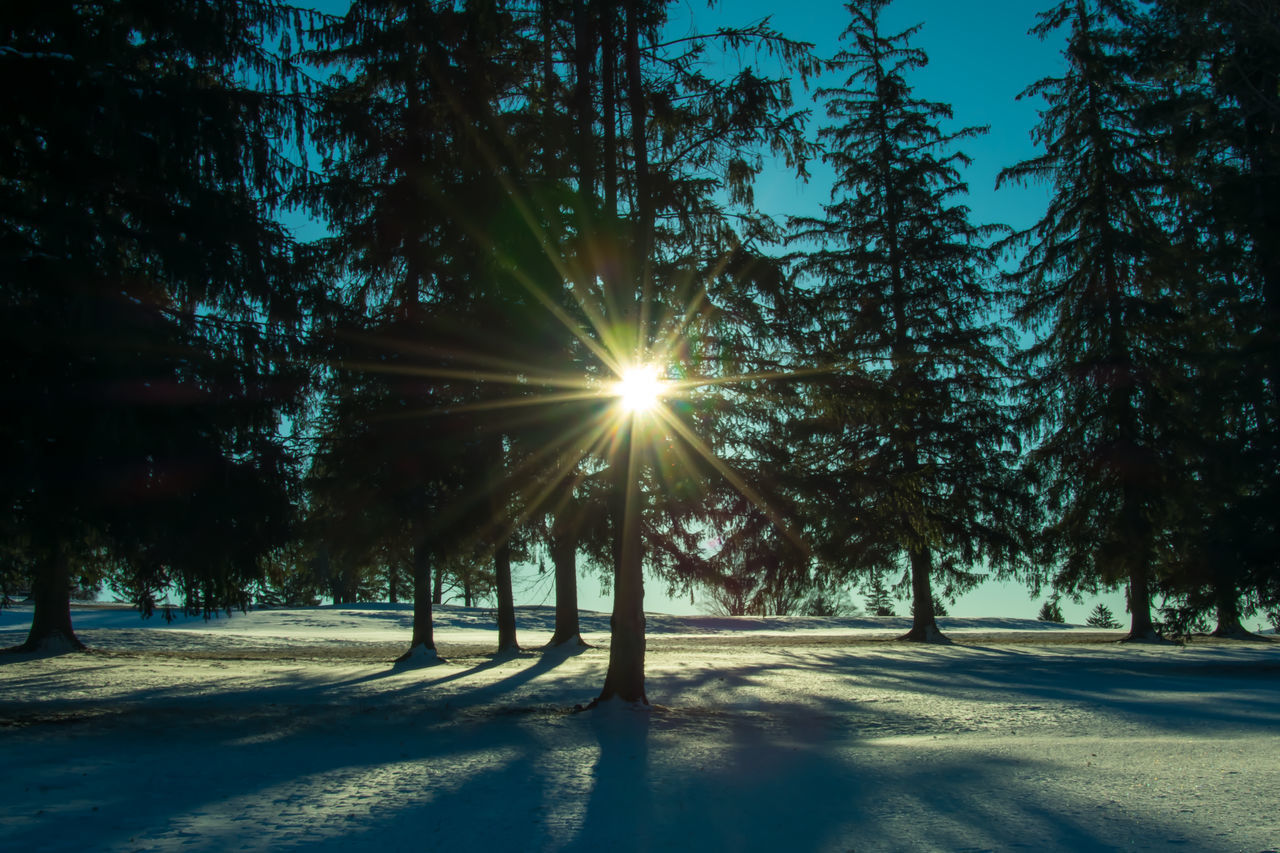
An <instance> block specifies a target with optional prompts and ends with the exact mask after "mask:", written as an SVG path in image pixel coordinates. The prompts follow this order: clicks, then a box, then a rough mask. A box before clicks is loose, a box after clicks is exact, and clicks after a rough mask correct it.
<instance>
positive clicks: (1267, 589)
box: [1137, 0, 1280, 636]
mask: <svg viewBox="0 0 1280 853" xmlns="http://www.w3.org/2000/svg"><path fill="white" fill-rule="evenodd" d="M1142 32H1143V39H1142V40H1141V41H1140V42H1139V44H1138V50H1137V55H1138V58H1139V59H1140V60H1141V66H1140V70H1141V72H1142V75H1143V80H1144V83H1145V84H1146V85H1147V86H1148V88H1149V89H1151V90H1152V91H1155V92H1157V93H1158V97H1157V98H1155V99H1154V102H1153V103H1152V104H1150V105H1149V106H1148V107H1147V108H1146V110H1145V111H1144V116H1145V118H1146V120H1147V122H1148V126H1149V132H1150V133H1152V134H1153V135H1156V136H1157V137H1158V138H1160V139H1161V140H1163V141H1164V149H1165V156H1166V160H1167V162H1168V164H1169V168H1168V169H1167V171H1166V175H1165V176H1164V179H1163V181H1162V184H1163V191H1164V193H1165V194H1166V195H1168V196H1170V197H1172V198H1175V199H1176V200H1177V202H1178V211H1179V213H1178V229H1179V231H1178V233H1179V241H1178V247H1179V250H1180V255H1179V257H1178V263H1177V272H1179V273H1181V275H1182V276H1184V279H1185V283H1184V284H1183V286H1182V298H1183V299H1184V300H1185V301H1186V307H1185V310H1186V311H1188V312H1189V313H1191V314H1193V315H1194V316H1195V317H1196V320H1197V323H1196V324H1195V327H1194V328H1193V329H1192V330H1191V331H1190V334H1188V335H1187V338H1188V340H1187V342H1186V345H1185V350H1186V355H1187V358H1188V362H1189V365H1190V368H1191V375H1192V387H1191V389H1190V393H1189V395H1188V397H1189V404H1188V406H1187V409H1188V416H1187V417H1186V418H1185V423H1186V427H1185V432H1186V436H1185V439H1184V441H1183V442H1182V445H1183V448H1184V449H1183V451H1182V452H1183V454H1184V456H1185V457H1186V459H1187V463H1186V467H1187V468H1188V469H1189V470H1191V471H1194V475H1193V477H1192V478H1191V484H1190V488H1189V490H1188V492H1189V494H1188V497H1187V498H1186V500H1185V503H1186V505H1187V506H1188V508H1189V509H1188V512H1187V520H1186V522H1185V523H1183V524H1182V525H1180V534H1181V535H1180V536H1179V541H1178V543H1177V552H1178V554H1179V558H1180V562H1179V564H1178V565H1177V566H1176V567H1175V570H1174V571H1172V572H1171V573H1170V575H1169V577H1168V578H1167V579H1166V583H1165V584H1164V586H1163V589H1164V591H1165V592H1166V593H1167V594H1169V595H1171V596H1173V597H1174V598H1175V599H1177V600H1178V601H1179V609H1180V610H1185V611H1188V612H1191V613H1196V614H1198V613H1210V612H1214V611H1216V615H1217V623H1218V624H1217V628H1216V629H1215V632H1214V633H1215V634H1217V635H1219V636H1244V635H1246V633H1247V632H1245V631H1244V628H1243V626H1242V624H1241V617H1242V615H1246V614H1249V613H1252V612H1256V610H1257V608H1259V607H1260V606H1264V605H1265V603H1266V602H1267V601H1268V597H1269V596H1270V595H1271V594H1273V592H1272V590H1273V585H1274V583H1275V578H1276V577H1277V576H1280V563H1278V562H1277V559H1276V553H1277V547H1276V542H1277V535H1278V533H1280V531H1278V529H1277V525H1276V523H1275V513H1274V512H1272V511H1271V510H1270V507H1271V506H1273V505H1274V503H1275V501H1276V499H1277V495H1276V493H1275V488H1276V485H1275V484H1276V478H1275V476H1274V472H1275V470H1276V467H1277V464H1278V461H1277V460H1280V409H1278V408H1277V403H1278V402H1280V395H1277V393H1276V390H1275V389H1276V381H1275V380H1276V365H1278V364H1280V355H1278V353H1280V346H1278V345H1280V335H1277V333H1276V328H1277V325H1278V324H1277V322H1276V318H1277V317H1280V251H1278V250H1277V248H1276V246H1277V244H1280V218H1278V217H1277V215H1276V210H1275V205H1274V204H1272V203H1271V202H1270V199H1271V198H1272V197H1273V196H1274V195H1275V193H1277V192H1280V141H1278V140H1277V135H1276V132H1275V127H1276V124H1277V121H1280V106H1277V103H1276V100H1275V98H1274V97H1269V96H1267V95H1265V94H1263V93H1266V92H1268V91H1272V90H1274V89H1275V87H1276V81H1277V80H1280V11H1278V10H1277V9H1276V8H1274V6H1273V5H1272V4H1251V3H1215V2H1202V1H1201V0H1177V2H1161V3H1157V4H1154V6H1153V7H1152V8H1151V9H1150V10H1149V11H1148V13H1147V17H1146V19H1145V20H1144V26H1143V28H1142Z"/></svg>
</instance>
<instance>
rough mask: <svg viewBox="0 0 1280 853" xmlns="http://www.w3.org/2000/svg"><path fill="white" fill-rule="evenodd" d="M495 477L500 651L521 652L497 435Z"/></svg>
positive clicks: (492, 496) (492, 507)
mask: <svg viewBox="0 0 1280 853" xmlns="http://www.w3.org/2000/svg"><path fill="white" fill-rule="evenodd" d="M491 452H492V453H493V464H494V469H493V470H494V475H493V477H492V479H491V481H490V484H489V509H490V514H491V518H490V525H491V530H492V532H493V534H494V535H496V536H498V537H499V538H498V541H497V542H496V543H494V549H493V585H494V588H495V589H494V594H495V595H496V597H497V599H498V651H499V652H507V651H519V650H520V643H518V642H517V641H516V605H515V595H514V594H513V592H512V589H511V533H510V530H508V526H507V523H506V517H507V508H506V505H505V501H504V495H505V489H504V488H503V479H504V478H503V474H504V473H505V470H504V457H505V447H504V442H503V440H502V436H498V437H497V438H496V439H495V440H494V442H493V447H492V449H491Z"/></svg>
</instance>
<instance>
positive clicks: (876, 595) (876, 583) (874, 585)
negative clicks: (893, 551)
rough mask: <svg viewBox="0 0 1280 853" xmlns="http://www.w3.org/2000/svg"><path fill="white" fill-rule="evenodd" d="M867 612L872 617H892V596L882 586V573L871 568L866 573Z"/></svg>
mask: <svg viewBox="0 0 1280 853" xmlns="http://www.w3.org/2000/svg"><path fill="white" fill-rule="evenodd" d="M867 577H868V580H867V612H868V613H870V614H871V615H872V616H894V615H896V614H895V613H894V612H893V594H892V593H891V592H889V589H888V587H886V586H885V585H884V572H883V571H881V570H880V569H878V568H875V567H872V569H871V571H869V572H868V573H867Z"/></svg>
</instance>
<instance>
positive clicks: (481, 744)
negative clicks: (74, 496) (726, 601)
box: [0, 605, 1280, 853]
mask: <svg viewBox="0 0 1280 853" xmlns="http://www.w3.org/2000/svg"><path fill="white" fill-rule="evenodd" d="M436 615H437V620H436V630H435V639H436V644H437V647H438V648H439V651H440V657H442V658H443V659H444V660H443V661H436V662H435V663H434V665H429V666H418V665H409V666H406V665H404V664H395V663H393V661H394V659H395V658H396V657H397V656H399V655H400V654H402V653H404V652H405V651H407V650H408V649H407V647H408V642H409V636H410V634H409V623H410V620H411V613H410V610H409V608H407V607H396V606H389V605H360V606H341V607H320V608H306V609H281V610H269V611H258V612H253V613H249V614H237V615H234V616H231V617H227V616H225V615H224V616H222V617H221V618H218V619H215V620H211V621H209V622H207V623H206V622H203V621H202V620H200V619H198V618H197V619H192V620H181V619H180V620H178V621H175V622H174V623H172V624H170V625H166V624H165V623H164V622H163V621H162V620H159V619H152V620H150V621H148V622H142V621H140V620H139V619H138V616H137V614H136V613H132V612H130V611H128V610H125V609H120V608H103V607H97V608H76V609H75V611H74V614H73V616H74V620H75V623H76V626H77V630H78V632H79V635H80V638H81V639H82V640H84V641H85V642H86V643H87V644H89V645H90V646H91V647H93V648H94V651H93V652H91V653H88V654H64V655H56V656H49V655H44V656H41V655H15V654H9V655H4V656H0V762H3V767H4V771H5V772H4V774H3V776H0V839H3V841H2V842H0V847H3V848H4V849H6V850H9V849H12V850H28V849H29V850H37V849H38V850H41V851H63V850H65V851H77V853H78V851H82V850H84V849H86V847H88V848H92V849H95V850H104V851H135V850H143V851H169V850H191V851H206V850H207V851H224V850H262V851H268V850H270V851H281V850H361V849H377V850H379V851H415V853H420V851H424V850H495V851H506V850H522V851H523V850H582V851H586V850H602V849H610V850H637V851H639V850H660V849H677V850H687V849H703V850H717V851H719V850H744V851H757V850H758V851H793V850H795V851H806V850H824V851H825V850H830V851H849V850H857V851H859V853H863V851H894V850H949V851H976V850H1000V851H1003V850H1035V851H1103V850H1106V851H1112V850H1197V851H1224V852H1225V851H1248V853H1260V851H1266V850H1271V851H1274V850H1276V849H1277V845H1280V817H1278V815H1280V809H1278V808H1277V798H1276V793H1275V792H1276V790H1277V789H1278V784H1277V783H1280V771H1278V770H1277V768H1280V738H1278V737H1277V731H1278V728H1277V727H1278V726H1280V679H1278V678H1277V676H1278V675H1280V644H1277V643H1271V642H1236V641H1220V640H1207V639H1206V640H1197V641H1196V642H1193V643H1191V644H1190V645H1188V646H1185V647H1179V646H1175V645H1163V646H1146V645H1143V646H1132V645H1123V646H1122V645H1118V644H1116V643H1114V642H1112V640H1114V639H1117V638H1119V637H1120V636H1123V632H1121V631H1116V632H1110V633H1099V632H1094V631H1089V630H1081V629H1079V628H1073V627H1071V626H1066V627H1064V626H1060V625H1052V626H1049V625H1046V623H1040V622H1035V621H1032V620H1004V619H941V620H939V624H940V627H941V629H942V630H943V632H944V633H946V634H948V635H950V636H951V638H952V639H953V640H954V641H955V642H954V643H953V644H951V645H943V646H935V645H931V646H920V645H915V644H902V643H894V642H892V641H891V640H890V639H889V638H891V637H893V636H896V635H899V634H901V633H903V631H904V630H905V629H906V627H908V626H907V624H906V620H903V619H894V618H887V617H886V618H884V619H875V618H861V619H839V618H837V619H819V618H805V619H801V618H794V619H753V618H745V619H733V618H730V617H672V616H664V615H661V614H650V615H649V616H648V629H649V644H648V650H647V654H646V668H647V672H648V682H647V688H648V695H649V699H650V701H651V702H653V703H654V704H653V705H652V706H651V707H649V708H647V709H638V708H636V707H634V706H631V705H627V704H625V703H616V702H610V703H602V705H601V706H599V707H597V708H595V709H592V710H588V711H581V712H576V711H575V710H574V708H575V706H580V705H585V704H586V703H587V702H589V701H590V700H591V699H592V698H593V697H594V696H595V695H596V694H597V693H598V692H599V689H600V687H601V685H602V684H603V681H604V673H605V669H606V667H607V664H608V649H607V644H608V632H607V624H608V616H607V615H606V614H595V613H584V614H583V616H582V627H583V634H584V639H585V640H586V641H587V642H588V643H590V644H591V647H590V648H585V649H581V650H580V652H579V653H577V654H563V653H557V654H546V655H544V654H542V653H541V652H540V651H526V652H523V653H521V654H518V655H514V656H510V655H509V656H504V657H497V656H495V655H494V654H493V649H494V648H495V647H496V641H497V631H496V628H495V626H494V625H493V620H492V617H491V615H490V613H489V612H488V611H486V610H482V609H467V608H457V607H444V608H440V609H439V610H438V611H437V614H436ZM518 619H519V624H520V629H521V634H520V639H521V642H522V643H523V644H524V645H525V646H526V648H531V647H534V646H537V645H539V644H541V643H545V642H546V641H547V640H548V639H549V638H550V635H551V631H552V628H553V627H554V625H553V614H552V613H551V611H550V609H549V608H521V609H520V611H519V613H518ZM29 620H30V609H29V608H25V609H24V608H15V609H13V610H6V611H3V612H0V645H4V646H12V645H16V644H18V643H20V642H21V641H22V640H23V639H25V636H26V630H27V626H28V624H29ZM424 663H425V661H424Z"/></svg>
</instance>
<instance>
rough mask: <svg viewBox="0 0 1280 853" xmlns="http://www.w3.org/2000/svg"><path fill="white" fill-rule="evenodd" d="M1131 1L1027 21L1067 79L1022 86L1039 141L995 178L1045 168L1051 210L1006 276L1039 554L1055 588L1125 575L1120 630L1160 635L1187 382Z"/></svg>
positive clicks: (1076, 4) (1065, 6) (1076, 6)
mask: <svg viewBox="0 0 1280 853" xmlns="http://www.w3.org/2000/svg"><path fill="white" fill-rule="evenodd" d="M1132 15H1133V10H1132V8H1131V7H1130V6H1129V5H1128V4H1126V3H1123V2H1111V0H1064V2H1062V3H1060V4H1059V5H1057V6H1055V7H1053V8H1052V9H1051V10H1049V11H1048V12H1045V13H1043V14H1042V15H1041V21H1040V23H1039V24H1038V25H1037V26H1036V27H1035V29H1034V30H1033V32H1035V33H1036V34H1038V35H1040V36H1045V35H1047V34H1049V33H1051V32H1053V31H1054V30H1056V29H1058V28H1060V27H1067V28H1069V35H1068V41H1067V48H1066V57H1067V60H1068V67H1067V71H1066V74H1065V75H1064V76H1062V77H1057V78H1047V79H1044V80H1041V81H1039V82H1037V83H1035V84H1034V85H1032V86H1031V87H1029V88H1028V89H1027V90H1026V91H1025V92H1024V93H1023V94H1024V95H1025V96H1030V95H1041V96H1043V97H1044V98H1045V100H1046V101H1047V104H1048V105H1047V108H1046V109H1045V110H1044V111H1043V113H1042V119H1041V123H1040V126H1039V127H1038V128H1037V130H1036V138H1037V140H1038V141H1039V143H1040V144H1041V145H1043V146H1044V148H1045V153H1044V154H1042V155H1040V156H1038V157H1036V158H1033V159H1031V160H1028V161H1026V162H1024V163H1020V164H1018V165H1017V166H1014V167H1011V168H1009V169H1006V170H1005V171H1004V172H1002V173H1001V176H1000V181H1001V182H1003V181H1008V180H1015V181H1024V180H1047V181H1049V182H1051V183H1052V185H1053V188H1054V198H1053V200H1052V202H1051V203H1050V205H1049V209H1048V211H1047V212H1046V214H1045V216H1044V217H1043V218H1042V219H1041V220H1040V222H1039V223H1037V224H1036V225H1035V226H1034V227H1032V228H1031V229H1029V230H1028V231H1025V232H1022V233H1020V234H1018V235H1015V236H1014V237H1013V238H1012V239H1011V242H1014V243H1021V244H1025V245H1026V246H1027V247H1028V250H1027V252H1026V253H1025V254H1024V255H1023V257H1022V259H1021V262H1020V266H1019V267H1018V269H1017V270H1016V271H1015V272H1014V273H1013V274H1012V276H1011V279H1012V282H1013V283H1014V284H1015V286H1016V289H1017V291H1018V292H1019V293H1020V300H1019V304H1018V306H1017V309H1016V317H1017V319H1018V321H1019V322H1020V323H1021V325H1022V327H1023V328H1024V329H1025V330H1026V331H1027V332H1029V333H1031V334H1032V335H1033V336H1034V342H1033V343H1032V345H1031V346H1030V347H1029V349H1028V350H1026V352H1025V353H1024V354H1023V358H1022V367H1023V369H1024V371H1025V376H1026V378H1025V379H1024V380H1023V381H1022V382H1021V385H1020V388H1019V392H1020V395H1021V398H1022V400H1023V406H1022V415H1021V418H1022V424H1023V429H1024V432H1025V434H1026V435H1028V436H1029V437H1031V438H1032V439H1033V440H1034V447H1032V449H1031V450H1030V452H1029V454H1028V462H1027V467H1028V470H1029V471H1030V472H1031V474H1032V476H1033V478H1034V479H1035V482H1036V486H1037V495H1038V497H1039V499H1040V501H1041V509H1042V511H1043V513H1044V523H1043V526H1042V529H1041V531H1040V537H1039V548H1038V554H1037V555H1036V563H1037V564H1039V565H1047V566H1052V567H1054V568H1053V572H1054V578H1053V585H1054V587H1055V588H1061V589H1067V590H1087V589H1090V588H1092V587H1093V585H1096V584H1099V583H1101V584H1105V585H1115V584H1118V583H1127V587H1128V598H1129V608H1130V613H1131V615H1132V625H1131V629H1130V632H1129V635H1128V637H1127V638H1126V639H1145V638H1153V637H1155V632H1154V628H1153V626H1152V622H1151V593H1152V589H1153V585H1154V582H1155V581H1156V579H1157V578H1158V577H1159V576H1160V574H1161V573H1162V572H1163V571H1164V570H1165V568H1166V567H1165V566H1164V565H1163V564H1162V561H1161V560H1162V557H1161V555H1162V554H1165V553H1168V548H1167V547H1165V546H1166V545H1167V542H1168V537H1169V535H1170V531H1171V530H1173V529H1175V528H1176V526H1177V524H1178V516H1179V503H1180V502H1179V499H1178V495H1179V494H1180V486H1181V476H1180V471H1181V468H1180V466H1179V464H1178V460H1176V459H1174V458H1171V457H1172V455H1173V450H1174V447H1175V442H1174V441H1173V440H1172V433H1176V430H1177V427H1176V424H1177V422H1178V420H1179V410H1178V407H1177V395H1178V393H1179V391H1180V390H1181V389H1182V387H1183V377H1182V368H1183V363H1182V360H1181V357H1180V351H1179V347H1178V343H1179V332H1180V330H1181V323H1182V315H1181V314H1180V313H1179V311H1178V306H1177V301H1176V288H1175V285H1174V282H1173V281H1171V280H1170V279H1169V278H1168V277H1167V276H1162V275H1161V273H1162V271H1163V270H1167V269H1168V257H1169V255H1168V249H1169V243H1170V241H1169V237H1168V234H1167V233H1166V229H1165V227H1164V223H1165V222H1166V221H1167V217H1165V216H1162V214H1161V208H1160V204H1159V197H1158V196H1157V193H1156V187H1157V181H1156V177H1157V176H1158V175H1159V173H1160V164H1159V162H1158V161H1157V158H1156V152H1155V151H1154V148H1153V140H1152V138H1151V137H1150V136H1149V135H1147V134H1143V133H1142V132H1141V131H1140V129H1139V128H1138V127H1137V125H1136V123H1135V122H1136V120H1137V117H1136V112H1135V111H1136V109H1137V107H1138V106H1139V105H1141V104H1142V103H1144V96H1143V93H1142V92H1141V91H1140V89H1139V87H1137V86H1136V84H1135V83H1134V81H1133V79H1132V69H1131V64H1130V61H1129V59H1128V53H1127V45H1126V38H1127V33H1128V32H1129V30H1128V29H1126V28H1127V27H1128V26H1129V25H1130V24H1131V22H1132Z"/></svg>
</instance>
